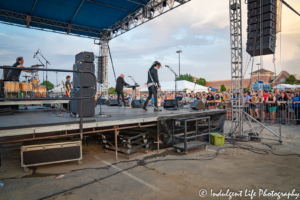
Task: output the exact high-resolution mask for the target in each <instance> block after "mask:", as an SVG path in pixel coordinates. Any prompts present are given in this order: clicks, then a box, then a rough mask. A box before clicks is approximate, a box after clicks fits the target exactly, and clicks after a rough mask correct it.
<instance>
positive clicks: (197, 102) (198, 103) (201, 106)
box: [190, 100, 205, 110]
mask: <svg viewBox="0 0 300 200" xmlns="http://www.w3.org/2000/svg"><path fill="white" fill-rule="evenodd" d="M190 108H192V109H195V110H200V109H202V110H205V105H204V103H203V102H202V101H200V100H195V101H193V103H191V105H190Z"/></svg>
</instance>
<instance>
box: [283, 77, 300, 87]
mask: <svg viewBox="0 0 300 200" xmlns="http://www.w3.org/2000/svg"><path fill="white" fill-rule="evenodd" d="M297 82H298V80H297V79H296V77H295V76H294V75H290V76H289V77H288V78H286V79H285V83H286V84H291V85H293V84H296V83H297Z"/></svg>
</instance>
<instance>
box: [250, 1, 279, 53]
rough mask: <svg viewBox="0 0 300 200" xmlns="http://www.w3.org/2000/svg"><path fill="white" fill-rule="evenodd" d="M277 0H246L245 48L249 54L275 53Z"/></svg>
mask: <svg viewBox="0 0 300 200" xmlns="http://www.w3.org/2000/svg"><path fill="white" fill-rule="evenodd" d="M276 3H277V0H248V27H247V38H248V40H247V49H246V51H247V52H248V53H249V54H250V55H251V56H259V55H269V54H275V47H276V11H277V7H276V6H277V5H276Z"/></svg>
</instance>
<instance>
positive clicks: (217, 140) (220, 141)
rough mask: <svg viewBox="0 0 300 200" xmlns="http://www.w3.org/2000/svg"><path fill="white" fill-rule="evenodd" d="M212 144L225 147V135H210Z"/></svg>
mask: <svg viewBox="0 0 300 200" xmlns="http://www.w3.org/2000/svg"><path fill="white" fill-rule="evenodd" d="M210 142H211V144H213V145H216V146H218V145H224V143H225V135H224V134H222V133H210Z"/></svg>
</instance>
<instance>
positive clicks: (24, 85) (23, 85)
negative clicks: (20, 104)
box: [20, 82, 32, 92]
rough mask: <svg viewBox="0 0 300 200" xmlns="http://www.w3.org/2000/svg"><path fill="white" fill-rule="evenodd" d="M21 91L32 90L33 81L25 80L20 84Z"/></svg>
mask: <svg viewBox="0 0 300 200" xmlns="http://www.w3.org/2000/svg"><path fill="white" fill-rule="evenodd" d="M20 88H21V92H31V91H32V83H28V82H23V83H21V84H20Z"/></svg>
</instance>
